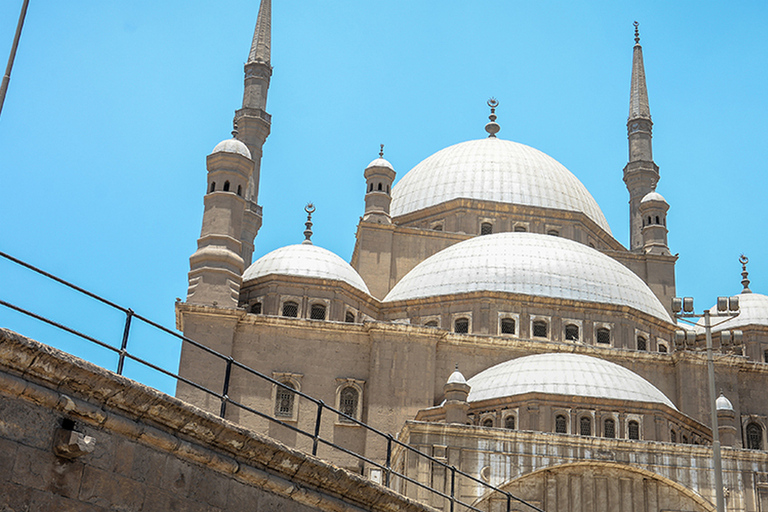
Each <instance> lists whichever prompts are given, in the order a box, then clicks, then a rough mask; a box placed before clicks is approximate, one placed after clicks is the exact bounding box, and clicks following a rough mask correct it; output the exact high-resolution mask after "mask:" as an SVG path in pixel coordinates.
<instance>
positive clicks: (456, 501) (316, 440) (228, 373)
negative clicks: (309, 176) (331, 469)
mask: <svg viewBox="0 0 768 512" xmlns="http://www.w3.org/2000/svg"><path fill="white" fill-rule="evenodd" d="M0 256H2V257H3V258H5V259H7V260H9V261H11V262H13V263H16V264H18V265H20V266H22V267H24V268H27V269H28V270H31V271H33V272H36V273H38V274H40V275H42V276H44V277H47V278H49V279H51V280H53V281H55V282H57V283H59V284H62V285H64V286H66V287H68V288H70V289H72V290H75V291H76V292H78V293H82V294H84V295H86V296H88V297H90V298H92V299H94V300H96V301H98V302H101V303H102V304H105V305H107V306H109V307H111V308H113V309H117V310H118V311H121V312H122V313H124V314H125V315H126V319H125V324H124V328H123V335H122V339H121V341H120V348H116V347H115V346H113V345H110V344H109V343H105V342H104V341H101V340H98V339H96V338H94V337H92V336H89V335H87V334H85V333H82V332H80V331H78V330H76V329H73V328H71V327H68V326H66V325H64V324H61V323H59V322H56V321H54V320H51V319H49V318H46V317H44V316H42V315H39V314H37V313H34V312H32V311H29V310H27V309H24V308H22V307H19V306H17V305H14V304H11V303H10V302H7V301H4V300H2V299H0V305H2V306H5V307H7V308H9V309H11V310H14V311H16V312H18V313H21V314H23V315H26V316H29V317H30V318H34V319H35V320H38V321H40V322H43V323H45V324H48V325H51V326H53V327H56V328H58V329H61V330H63V331H65V332H68V333H70V334H72V335H75V336H77V337H79V338H82V339H84V340H86V341H88V342H91V343H94V344H96V345H98V346H99V347H102V348H104V349H107V350H109V351H111V352H113V353H115V354H117V355H118V363H117V367H116V373H117V374H118V375H122V373H123V370H124V364H125V360H126V359H130V360H132V361H135V362H137V363H139V364H141V365H144V366H145V367H147V368H150V369H152V370H154V371H157V372H160V373H161V374H163V375H165V376H166V377H170V378H173V379H176V381H177V382H182V383H184V384H186V385H189V386H191V387H193V388H195V389H197V390H198V391H201V392H203V393H207V394H208V395H210V396H213V397H215V398H216V399H218V400H220V401H221V405H220V411H219V416H221V417H224V415H225V414H226V409H227V404H232V405H233V406H235V407H238V408H239V409H241V410H243V411H246V412H249V413H251V414H255V415H256V416H258V417H260V418H263V419H266V420H268V421H269V422H271V423H274V424H277V425H280V426H282V427H285V428H287V429H289V430H291V431H293V432H296V433H297V434H299V435H302V436H305V437H307V438H308V439H310V440H311V441H312V450H311V452H312V455H313V456H317V450H318V446H319V445H320V444H322V445H324V446H328V447H330V448H333V449H335V450H338V451H340V452H342V453H345V454H347V455H350V456H352V457H355V458H356V459H357V460H359V461H361V462H362V463H364V464H370V465H371V466H374V467H376V468H378V469H380V470H382V471H383V472H384V475H385V478H384V482H383V484H384V485H385V486H386V487H391V485H392V476H395V477H397V478H400V479H402V480H403V481H404V482H407V483H410V484H413V485H415V486H417V487H419V488H421V489H424V490H426V491H429V492H431V493H433V494H435V495H436V496H439V497H441V498H444V499H446V500H449V501H450V510H451V511H452V512H453V511H454V510H455V506H456V505H461V506H462V507H466V508H467V509H469V510H474V511H477V512H484V511H482V510H480V509H478V508H476V507H474V506H473V505H471V504H469V503H466V502H464V501H462V500H461V499H460V498H458V497H457V496H456V490H457V482H456V478H457V477H462V478H466V479H468V480H469V481H471V482H473V483H476V484H479V485H481V486H484V487H485V488H486V489H487V490H489V491H491V492H497V493H499V494H500V495H502V496H505V497H506V502H507V507H506V508H507V512H510V511H511V508H510V507H511V502H512V500H514V501H516V502H518V503H520V504H522V505H525V506H527V507H529V508H530V509H532V510H535V511H537V512H544V511H543V510H542V509H540V508H538V507H536V506H535V505H533V504H531V503H528V502H527V501H525V500H523V499H522V498H518V497H517V496H515V495H513V494H511V493H509V492H507V491H504V490H502V489H499V488H497V487H495V486H493V485H491V484H489V483H487V482H483V481H482V480H480V479H478V478H476V477H474V476H472V475H469V474H467V473H464V472H462V471H460V470H458V469H456V467H454V466H450V465H448V464H447V463H445V462H443V461H441V460H439V459H436V458H435V457H432V456H430V455H428V454H426V453H423V452H421V451H419V450H417V449H416V448H414V447H412V446H410V445H408V444H406V443H403V442H402V441H400V440H398V439H395V438H394V437H393V436H392V435H391V434H388V433H384V432H381V431H380V430H378V429H376V428H374V427H372V426H370V425H368V424H366V423H364V422H362V421H360V420H358V419H357V418H355V417H352V416H350V415H348V414H346V413H344V412H343V411H340V410H338V409H336V408H334V407H331V406H329V405H327V404H326V403H325V402H323V401H322V400H320V399H317V398H315V397H313V396H310V395H307V394H306V393H303V392H301V391H299V390H296V389H293V388H292V387H290V386H288V385H286V384H284V383H282V382H280V381H278V380H276V379H274V378H272V377H270V376H268V375H265V374H263V373H261V372H259V371H258V370H256V369H254V368H251V367H249V366H247V365H245V364H243V363H241V362H239V361H237V360H236V359H234V358H232V357H229V356H225V355H224V354H221V353H220V352H218V351H216V350H213V349H211V348H210V347H207V346H205V345H203V344H202V343H199V342H197V341H195V340H193V339H190V338H187V337H186V336H184V335H183V334H179V333H177V332H175V331H173V330H171V329H169V328H167V327H164V326H162V325H160V324H158V323H156V322H154V321H152V320H150V319H148V318H146V317H144V316H142V315H139V314H138V313H135V312H134V311H133V310H132V309H130V308H125V307H123V306H120V305H118V304H116V303H114V302H112V301H110V300H108V299H105V298H103V297H101V296H99V295H97V294H95V293H92V292H89V291H88V290H85V289H84V288H81V287H79V286H77V285H75V284H72V283H70V282H69V281H66V280H65V279H62V278H60V277H57V276H55V275H53V274H50V273H48V272H46V271H44V270H42V269H39V268H37V267H35V266H34V265H31V264H29V263H26V262H24V261H22V260H20V259H18V258H15V257H13V256H11V255H9V254H7V253H5V252H2V251H0ZM134 320H138V321H140V322H143V323H145V324H147V325H149V326H151V327H154V328H156V329H158V330H159V331H161V332H164V333H166V334H169V335H171V336H173V337H175V338H177V339H179V340H181V342H182V344H183V343H189V344H190V345H192V346H194V347H195V348H199V349H201V350H203V351H205V352H206V353H208V354H209V355H211V356H213V357H215V358H217V359H220V360H222V361H223V362H225V363H226V369H225V374H224V383H223V386H222V392H221V393H218V392H216V391H213V390H211V389H208V388H206V387H205V386H203V385H201V384H198V383H196V382H194V381H192V380H190V379H188V378H186V377H183V376H181V375H178V374H175V373H173V372H171V371H168V370H166V369H164V368H161V367H159V366H157V365H156V364H153V363H151V362H149V361H146V360H144V359H142V358H140V357H138V356H135V355H133V354H131V353H130V352H129V351H128V341H129V337H130V331H131V327H132V325H133V323H134V322H133V321H134ZM233 367H236V368H238V369H240V370H243V371H244V372H246V373H247V374H249V375H253V376H254V377H257V378H258V379H261V380H262V381H265V382H268V383H270V384H272V385H274V386H278V387H280V388H283V389H285V390H287V391H289V392H290V393H292V394H293V395H294V396H298V397H300V398H302V399H304V400H308V401H309V402H311V403H313V404H315V406H316V407H317V415H316V419H315V424H314V429H313V431H312V432H307V431H304V430H302V429H301V428H299V427H297V426H295V425H291V424H290V423H287V422H284V421H281V420H280V419H278V418H276V417H274V416H273V415H271V414H268V413H265V412H263V411H259V410H257V409H255V408H253V407H250V406H248V405H246V404H243V403H240V402H238V401H237V400H233V399H232V398H231V397H229V396H228V392H229V386H230V381H231V379H232V368H233ZM324 410H327V411H329V412H330V413H332V414H334V415H337V417H343V418H344V419H345V422H349V423H353V424H356V425H358V426H360V427H362V428H364V429H365V430H367V431H368V432H371V433H373V434H375V435H377V436H378V437H380V438H381V439H382V440H384V441H385V442H386V445H387V450H386V462H385V463H384V464H381V463H379V462H376V461H374V460H372V459H370V458H368V457H366V456H364V455H362V454H359V453H356V452H354V451H352V450H350V449H348V448H345V447H343V446H339V445H337V444H335V443H334V442H332V441H330V440H328V439H324V438H323V437H322V436H321V435H320V430H321V429H320V427H321V419H322V411H324ZM393 448H400V449H401V450H404V451H405V452H407V453H413V454H414V455H415V456H417V457H422V458H424V459H426V460H427V461H428V462H429V463H431V464H436V465H438V466H440V467H442V468H443V469H445V470H446V472H450V482H445V483H446V486H450V494H446V493H445V492H443V491H440V490H438V489H435V488H433V487H430V486H429V485H427V484H425V483H423V482H419V481H417V480H415V479H413V478H411V477H409V476H407V475H405V474H403V473H400V472H398V471H396V470H395V469H394V468H393V467H392V454H393Z"/></svg>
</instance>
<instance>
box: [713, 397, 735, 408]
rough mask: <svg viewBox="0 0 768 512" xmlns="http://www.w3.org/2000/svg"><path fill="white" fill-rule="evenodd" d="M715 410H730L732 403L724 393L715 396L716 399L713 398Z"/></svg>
mask: <svg viewBox="0 0 768 512" xmlns="http://www.w3.org/2000/svg"><path fill="white" fill-rule="evenodd" d="M715 410H718V411H732V410H733V404H732V403H731V401H730V400H728V398H727V397H726V396H725V395H724V394H722V393H720V396H719V397H717V400H715Z"/></svg>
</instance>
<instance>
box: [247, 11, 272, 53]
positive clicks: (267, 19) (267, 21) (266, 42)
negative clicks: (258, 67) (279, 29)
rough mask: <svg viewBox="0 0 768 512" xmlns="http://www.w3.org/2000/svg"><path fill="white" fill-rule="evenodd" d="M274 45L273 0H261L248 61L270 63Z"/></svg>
mask: <svg viewBox="0 0 768 512" xmlns="http://www.w3.org/2000/svg"><path fill="white" fill-rule="evenodd" d="M271 45H272V0H261V5H260V6H259V16H258V17H257V18H256V28H255V29H254V30H253V42H251V51H250V53H249V54H248V62H249V63H250V62H263V63H265V64H269V61H270V57H271V55H270V54H271Z"/></svg>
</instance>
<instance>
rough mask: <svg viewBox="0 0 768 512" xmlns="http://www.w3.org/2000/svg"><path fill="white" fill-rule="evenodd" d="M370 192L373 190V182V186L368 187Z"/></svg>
mask: <svg viewBox="0 0 768 512" xmlns="http://www.w3.org/2000/svg"><path fill="white" fill-rule="evenodd" d="M368 192H373V183H371V186H370V187H368Z"/></svg>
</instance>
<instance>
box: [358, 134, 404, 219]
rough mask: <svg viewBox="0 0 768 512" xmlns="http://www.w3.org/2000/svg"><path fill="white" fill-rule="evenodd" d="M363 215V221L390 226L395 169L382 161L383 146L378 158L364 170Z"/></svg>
mask: <svg viewBox="0 0 768 512" xmlns="http://www.w3.org/2000/svg"><path fill="white" fill-rule="evenodd" d="M363 176H365V187H366V188H365V214H364V215H363V220H364V221H366V222H376V223H378V224H392V217H391V216H390V215H389V205H390V204H391V203H392V195H391V189H392V183H393V182H394V181H395V176H396V173H395V169H394V167H392V164H391V163H389V162H388V161H386V160H385V159H384V144H382V145H381V150H380V151H379V158H377V159H375V160H374V161H373V162H371V163H370V164H368V167H366V168H365V173H364V174H363Z"/></svg>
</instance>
